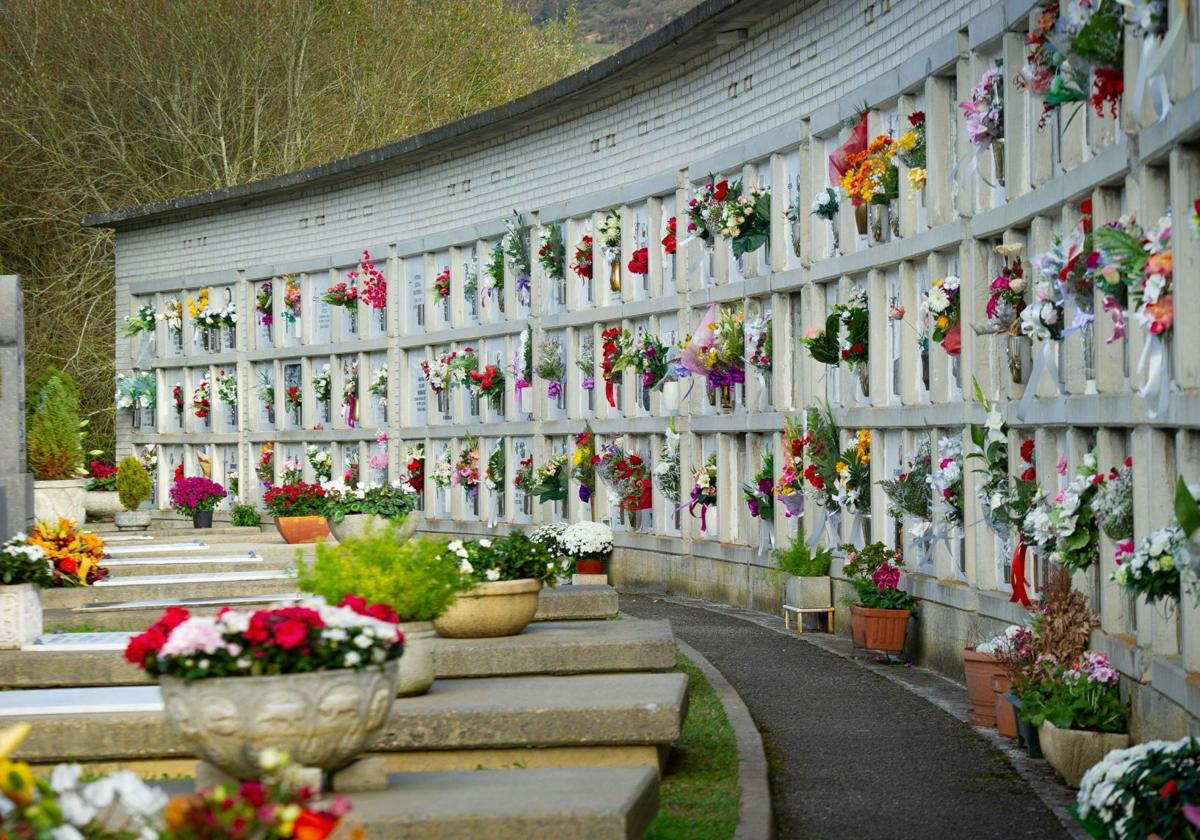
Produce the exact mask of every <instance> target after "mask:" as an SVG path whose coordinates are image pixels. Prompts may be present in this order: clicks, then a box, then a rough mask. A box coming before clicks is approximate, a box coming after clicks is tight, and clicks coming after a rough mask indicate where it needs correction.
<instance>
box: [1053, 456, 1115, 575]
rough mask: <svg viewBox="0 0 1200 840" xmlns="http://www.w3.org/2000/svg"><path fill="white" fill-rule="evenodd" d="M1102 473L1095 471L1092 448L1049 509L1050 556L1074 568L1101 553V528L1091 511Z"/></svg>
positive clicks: (1083, 564)
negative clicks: (1051, 536) (1052, 534)
mask: <svg viewBox="0 0 1200 840" xmlns="http://www.w3.org/2000/svg"><path fill="white" fill-rule="evenodd" d="M1099 480H1102V477H1101V475H1100V474H1099V473H1097V471H1096V456H1095V454H1093V453H1091V452H1089V453H1087V454H1086V455H1084V456H1083V463H1082V464H1081V465H1080V466H1079V468H1078V469H1076V470H1075V475H1074V477H1073V478H1072V479H1071V481H1070V483H1069V484H1067V486H1066V487H1064V488H1063V489H1062V490H1060V491H1059V492H1058V494H1057V496H1055V499H1054V502H1055V507H1053V508H1051V509H1050V510H1049V517H1050V522H1051V524H1052V527H1053V533H1054V538H1053V547H1052V548H1051V550H1050V554H1049V559H1050V560H1051V561H1052V562H1054V563H1057V564H1059V565H1060V566H1066V567H1067V568H1069V569H1071V570H1073V571H1083V570H1085V569H1087V568H1089V567H1090V566H1091V565H1092V564H1093V563H1094V562H1096V559H1097V557H1098V555H1099V545H1100V528H1099V525H1098V524H1097V523H1096V515H1095V513H1093V511H1092V500H1093V499H1094V498H1095V496H1096V493H1097V491H1098V489H1099V484H1098V483H1097V482H1098V481H1099Z"/></svg>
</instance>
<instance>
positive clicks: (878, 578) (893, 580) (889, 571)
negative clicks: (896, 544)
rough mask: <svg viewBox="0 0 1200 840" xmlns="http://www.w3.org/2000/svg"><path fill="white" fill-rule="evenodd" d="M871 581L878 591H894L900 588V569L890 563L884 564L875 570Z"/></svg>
mask: <svg viewBox="0 0 1200 840" xmlns="http://www.w3.org/2000/svg"><path fill="white" fill-rule="evenodd" d="M871 579H872V580H873V581H875V585H876V586H877V587H878V588H880V589H896V588H898V587H899V586H900V569H899V568H898V567H896V566H893V565H892V564H891V563H884V564H883V565H882V566H880V567H879V568H878V569H876V570H875V574H874V575H873V576H872V578H871Z"/></svg>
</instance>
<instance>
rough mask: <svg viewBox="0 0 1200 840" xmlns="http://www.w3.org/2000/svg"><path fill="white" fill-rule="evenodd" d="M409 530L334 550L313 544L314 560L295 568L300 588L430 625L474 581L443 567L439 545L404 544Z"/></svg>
mask: <svg viewBox="0 0 1200 840" xmlns="http://www.w3.org/2000/svg"><path fill="white" fill-rule="evenodd" d="M411 530H412V529H411V527H410V528H404V527H403V526H398V525H393V524H389V525H387V526H386V527H384V528H381V529H371V530H369V531H368V532H367V534H366V535H365V536H363V537H360V538H357V539H348V540H346V541H345V542H343V543H338V544H336V545H331V544H330V543H328V542H319V543H317V557H316V560H315V561H314V562H313V563H312V565H311V566H304V565H303V564H302V565H301V567H300V572H299V582H300V588H301V589H302V590H303V591H305V592H311V593H313V594H314V595H320V596H322V597H323V598H325V600H326V601H329V602H330V603H331V604H336V603H339V602H340V601H341V600H342V598H343V597H344V596H345V595H349V594H353V595H359V596H361V597H363V598H365V599H366V600H367V601H368V602H373V603H381V604H387V605H388V606H389V607H391V608H392V609H394V610H395V611H396V614H397V615H399V616H400V619H401V620H402V621H433V620H434V619H435V618H437V617H438V616H440V615H441V614H442V613H444V612H445V611H446V610H447V609H448V608H449V606H450V605H451V604H452V603H454V599H455V597H456V596H457V595H458V593H459V592H464V591H466V590H468V589H470V588H471V587H472V586H473V585H474V581H473V580H471V579H470V578H467V577H466V576H464V575H463V574H462V573H461V571H460V570H459V567H458V565H457V564H456V563H452V562H447V551H446V542H445V541H444V540H439V539H434V538H433V537H418V538H416V539H407V538H406V537H407V535H408V533H411Z"/></svg>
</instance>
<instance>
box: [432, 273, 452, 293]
mask: <svg viewBox="0 0 1200 840" xmlns="http://www.w3.org/2000/svg"><path fill="white" fill-rule="evenodd" d="M433 296H434V297H435V298H436V299H437V300H439V301H442V300H447V299H449V297H450V266H446V267H445V268H443V269H442V270H441V271H439V272H438V273H437V274H436V275H434V278H433Z"/></svg>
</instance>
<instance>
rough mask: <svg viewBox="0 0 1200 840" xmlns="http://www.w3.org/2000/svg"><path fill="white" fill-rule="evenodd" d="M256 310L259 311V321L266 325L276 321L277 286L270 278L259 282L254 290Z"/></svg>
mask: <svg viewBox="0 0 1200 840" xmlns="http://www.w3.org/2000/svg"><path fill="white" fill-rule="evenodd" d="M254 311H255V312H257V313H258V322H259V323H260V324H262V325H263V326H264V327H269V326H271V324H272V323H274V322H275V287H274V286H273V285H272V284H271V281H270V280H268V281H266V282H265V283H259V284H258V288H256V289H255V290H254Z"/></svg>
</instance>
